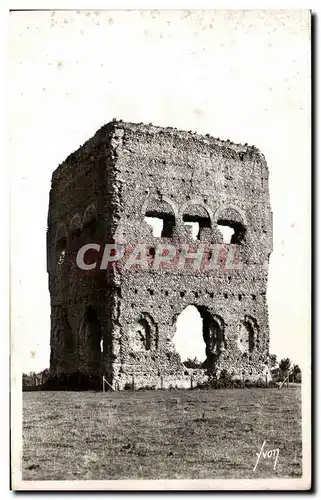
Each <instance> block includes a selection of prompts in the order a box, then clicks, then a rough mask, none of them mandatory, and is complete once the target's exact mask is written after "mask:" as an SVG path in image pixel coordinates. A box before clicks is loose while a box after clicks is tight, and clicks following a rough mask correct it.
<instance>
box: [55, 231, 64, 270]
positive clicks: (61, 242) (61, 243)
mask: <svg viewBox="0 0 321 500" xmlns="http://www.w3.org/2000/svg"><path fill="white" fill-rule="evenodd" d="M56 250H57V264H58V265H59V266H61V264H63V262H64V260H65V256H66V250H67V238H66V237H65V236H63V237H62V238H60V240H58V242H57V246H56Z"/></svg>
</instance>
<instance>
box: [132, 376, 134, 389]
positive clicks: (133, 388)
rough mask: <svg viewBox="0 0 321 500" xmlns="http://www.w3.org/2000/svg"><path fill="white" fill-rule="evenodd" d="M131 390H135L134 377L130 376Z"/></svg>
mask: <svg viewBox="0 0 321 500" xmlns="http://www.w3.org/2000/svg"><path fill="white" fill-rule="evenodd" d="M132 390H133V391H134V390H135V378H134V375H132Z"/></svg>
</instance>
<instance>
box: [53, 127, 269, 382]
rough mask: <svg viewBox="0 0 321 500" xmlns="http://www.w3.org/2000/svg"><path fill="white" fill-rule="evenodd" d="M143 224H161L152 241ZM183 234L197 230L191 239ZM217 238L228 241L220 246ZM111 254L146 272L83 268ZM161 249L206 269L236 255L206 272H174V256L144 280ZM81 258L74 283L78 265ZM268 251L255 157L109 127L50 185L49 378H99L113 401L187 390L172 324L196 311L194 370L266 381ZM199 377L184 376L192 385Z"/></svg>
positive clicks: (193, 140)
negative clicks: (137, 391) (142, 252)
mask: <svg viewBox="0 0 321 500" xmlns="http://www.w3.org/2000/svg"><path fill="white" fill-rule="evenodd" d="M148 217H153V218H158V219H160V220H161V223H162V232H161V234H160V235H159V236H155V235H154V234H153V231H152V228H151V226H150V225H149V224H148V219H147V218H148ZM189 223H198V226H199V231H198V234H197V236H196V238H193V237H192V232H191V227H190V226H189ZM223 226H228V227H230V228H231V230H232V233H233V235H232V237H231V239H230V241H229V242H225V243H224V241H223V236H222V232H221V231H220V228H222V227H223ZM114 242H117V243H119V244H120V245H123V246H124V248H125V250H126V251H125V254H126V252H127V253H128V249H129V248H131V249H133V248H135V246H136V245H143V246H142V247H141V248H145V247H146V258H147V261H148V266H146V265H143V266H142V265H141V266H139V265H137V266H132V267H131V268H129V269H128V268H126V266H121V265H114V266H108V268H106V269H102V268H101V267H104V266H100V265H97V266H95V265H94V264H95V262H96V261H97V262H98V261H99V259H100V260H101V258H102V252H103V251H104V248H105V245H106V244H113V243H114ZM160 243H162V244H168V245H172V246H174V247H175V248H177V252H178V254H179V253H180V252H181V248H182V246H184V245H185V246H186V245H187V247H188V246H189V245H190V247H191V248H192V249H194V251H195V252H197V251H198V248H204V246H205V247H206V251H207V250H208V251H207V258H211V253H212V250H211V248H212V245H218V244H220V245H221V246H222V248H223V250H226V251H227V252H228V251H229V250H230V249H233V248H234V249H236V250H237V255H238V264H239V265H235V266H234V267H233V266H230V267H229V266H218V267H217V268H216V269H212V270H211V271H210V272H207V271H206V270H204V269H199V268H198V269H196V268H194V267H193V265H189V266H184V265H183V266H179V265H176V264H175V258H177V256H175V257H173V262H174V264H173V265H171V266H166V265H165V264H164V265H163V266H160V267H159V268H156V267H153V265H152V263H153V260H154V259H155V258H156V257H155V249H157V245H158V244H160ZM91 244H92V245H96V246H93V247H92V248H89V247H90V245H91ZM84 245H89V247H88V253H87V255H86V258H87V265H88V269H85V270H84V269H81V268H80V267H79V265H78V264H77V255H79V250H80V249H84V248H85V247H84ZM86 248H87V247H86ZM213 248H214V247H213ZM156 251H157V250H156ZM271 251H272V212H271V208H270V200H269V189H268V167H267V164H266V161H265V158H264V156H263V154H262V153H261V152H260V151H259V150H258V149H257V148H256V147H254V146H248V145H241V144H233V143H232V142H230V141H222V140H220V139H215V138H213V137H210V136H209V135H206V136H200V135H197V134H196V133H192V132H184V131H179V130H176V129H172V128H161V127H155V126H153V125H144V124H133V123H124V122H122V121H116V120H114V121H112V122H110V123H108V124H107V125H105V126H103V127H102V128H101V129H100V130H98V131H97V132H96V134H95V135H94V136H93V137H92V138H91V139H90V140H88V141H87V142H86V143H85V144H84V145H83V146H82V147H81V148H79V149H78V150H77V151H76V152H74V153H72V154H71V155H70V156H69V157H68V158H67V159H66V160H65V161H64V162H63V163H62V164H61V165H60V166H59V167H58V168H57V169H56V171H55V172H54V173H53V176H52V185H51V191H50V205H49V213H48V231H47V268H48V274H49V289H50V297H51V358H50V370H51V373H52V375H53V376H54V375H56V376H59V375H61V374H63V375H64V376H65V375H66V374H67V375H68V374H69V375H71V374H74V373H78V374H87V375H90V376H93V377H97V378H101V376H102V375H104V376H105V377H106V379H107V380H108V381H109V383H110V384H111V385H112V386H113V387H114V386H115V385H117V387H119V388H120V389H121V388H124V387H125V386H126V384H127V385H128V384H131V383H132V382H133V381H134V384H135V387H140V386H145V385H149V386H156V387H169V386H177V387H189V386H190V384H191V376H193V374H192V375H191V371H190V370H188V369H186V367H185V366H184V365H183V364H182V360H181V359H180V357H179V355H178V353H177V352H176V351H175V346H174V343H173V337H174V335H175V331H176V321H177V317H178V315H179V314H180V313H181V312H182V311H183V310H184V309H185V308H186V307H187V306H188V305H194V306H195V307H196V308H197V309H198V311H199V312H200V314H201V317H202V319H203V337H204V349H205V350H206V358H207V359H206V363H205V365H206V366H207V367H209V366H212V367H215V369H216V370H217V373H218V374H219V373H220V371H221V370H223V369H224V370H226V371H227V372H228V373H230V374H231V375H232V376H233V377H235V378H239V379H242V378H243V379H244V378H245V379H250V380H256V379H258V378H263V379H265V378H266V377H267V376H268V374H269V361H268V359H269V324H268V309H267V299H266V292H267V279H268V265H269V256H270V254H271ZM191 252H192V250H191ZM205 253H206V252H205ZM223 253H224V252H223ZM209 254H210V255H209ZM225 255H226V254H225ZM187 257H188V255H187ZM83 260H84V261H85V260H86V259H85V257H84V258H83ZM168 260H169V259H168ZM188 260H189V261H190V262H191V263H193V259H188V258H187V260H186V262H187V261H188ZM177 262H178V261H177ZM88 263H89V264H88ZM91 264H92V265H91ZM89 268H90V269H89ZM205 365H204V366H205ZM204 373H205V372H204V370H203V371H202V370H199V371H198V372H197V373H196V372H195V380H196V379H197V377H200V379H201V378H202V377H203V376H204Z"/></svg>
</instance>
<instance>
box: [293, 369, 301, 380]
mask: <svg viewBox="0 0 321 500" xmlns="http://www.w3.org/2000/svg"><path fill="white" fill-rule="evenodd" d="M292 377H293V382H297V383H301V369H300V367H299V365H294V366H293V368H292Z"/></svg>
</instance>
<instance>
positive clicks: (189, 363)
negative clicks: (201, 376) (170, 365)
mask: <svg viewBox="0 0 321 500" xmlns="http://www.w3.org/2000/svg"><path fill="white" fill-rule="evenodd" d="M183 365H184V366H186V368H194V369H195V368H201V367H202V365H203V363H202V362H201V361H199V360H198V359H197V358H196V357H195V358H193V359H191V358H187V359H186V360H185V361H183Z"/></svg>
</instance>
